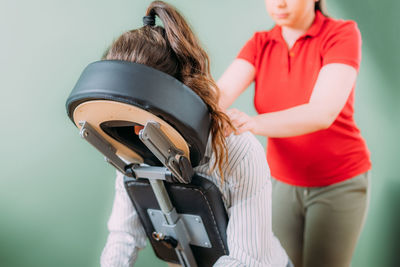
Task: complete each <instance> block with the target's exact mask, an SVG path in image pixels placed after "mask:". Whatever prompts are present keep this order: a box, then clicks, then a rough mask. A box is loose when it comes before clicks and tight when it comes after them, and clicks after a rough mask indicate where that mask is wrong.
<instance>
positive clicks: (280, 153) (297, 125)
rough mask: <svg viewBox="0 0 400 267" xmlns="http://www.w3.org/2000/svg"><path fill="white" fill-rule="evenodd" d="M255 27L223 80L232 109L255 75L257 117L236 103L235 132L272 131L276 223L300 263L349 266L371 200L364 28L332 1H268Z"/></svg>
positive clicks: (276, 229) (226, 104)
mask: <svg viewBox="0 0 400 267" xmlns="http://www.w3.org/2000/svg"><path fill="white" fill-rule="evenodd" d="M265 4H266V9H267V11H268V14H269V15H270V16H271V18H272V19H273V20H274V22H275V24H276V25H275V26H274V27H273V28H272V29H271V30H268V31H261V32H256V33H255V34H254V35H253V37H252V38H251V39H250V40H249V41H248V42H247V43H246V44H245V45H244V47H243V48H242V49H241V51H240V53H239V55H238V56H237V58H236V59H235V60H234V61H233V63H232V64H231V65H230V66H229V67H228V69H227V70H226V71H225V73H224V74H223V75H222V77H221V78H220V80H219V81H218V86H219V88H220V91H221V98H220V101H219V105H220V107H221V108H222V109H223V110H226V109H227V108H228V107H229V106H230V105H231V104H232V103H233V102H234V101H235V99H236V98H237V97H238V96H239V95H240V94H241V93H242V92H243V91H244V90H245V89H246V88H247V87H248V86H249V84H250V83H252V82H253V81H254V82H255V96H254V106H255V109H256V110H257V112H258V115H256V116H253V117H251V116H248V115H247V114H245V113H243V112H241V111H239V110H237V109H230V110H227V111H226V113H227V114H228V116H229V117H230V119H231V120H232V122H233V124H234V126H235V127H236V129H235V133H236V134H240V133H243V132H245V131H251V132H252V133H254V134H257V135H262V136H265V137H268V145H267V160H268V163H269V166H270V168H271V173H272V176H273V177H274V180H273V194H272V196H273V201H272V205H273V206H272V226H273V231H274V233H275V234H276V235H277V237H278V238H279V240H280V241H281V243H282V245H283V247H284V248H285V250H286V252H287V253H288V255H289V257H290V259H291V260H292V261H293V263H294V265H295V266H296V267H301V266H305V267H310V266H318V267H319V266H324V267H329V266H334V267H339V266H350V263H351V258H352V255H353V252H354V249H355V246H356V243H357V240H358V238H359V235H360V231H361V229H362V225H363V222H364V219H365V215H366V210H367V206H368V195H369V193H368V192H369V170H370V168H371V162H370V158H369V151H368V148H367V146H366V144H365V141H364V140H363V138H362V137H361V134H360V131H359V129H358V128H357V126H356V124H355V122H354V118H353V113H354V89H355V83H356V78H357V74H358V70H359V66H360V60H361V36H360V32H359V29H358V27H357V24H356V23H355V22H354V21H344V20H336V19H333V18H330V17H327V16H326V15H325V14H326V13H325V12H324V9H323V7H324V2H323V1H321V0H320V1H318V0H317V1H316V0H265Z"/></svg>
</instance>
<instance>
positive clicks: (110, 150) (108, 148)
mask: <svg viewBox="0 0 400 267" xmlns="http://www.w3.org/2000/svg"><path fill="white" fill-rule="evenodd" d="M79 125H81V130H80V132H79V134H80V136H81V137H82V138H83V139H85V140H86V141H88V142H89V143H90V144H91V145H92V146H94V147H95V148H96V149H97V150H98V151H100V153H102V154H103V155H104V157H105V160H106V161H107V162H108V163H110V164H111V165H113V166H114V167H115V168H117V169H118V170H119V171H120V172H122V173H123V174H125V175H126V176H129V177H132V174H131V173H129V172H127V171H126V170H125V168H126V166H127V164H126V163H125V162H124V161H123V160H122V159H121V158H120V157H118V156H117V154H115V152H116V151H117V150H116V149H115V148H114V147H113V146H112V145H111V144H110V143H109V142H108V141H107V140H106V139H104V137H102V136H101V135H100V134H98V133H97V131H96V130H95V129H94V128H93V127H92V126H90V124H89V123H88V122H87V121H81V122H79Z"/></svg>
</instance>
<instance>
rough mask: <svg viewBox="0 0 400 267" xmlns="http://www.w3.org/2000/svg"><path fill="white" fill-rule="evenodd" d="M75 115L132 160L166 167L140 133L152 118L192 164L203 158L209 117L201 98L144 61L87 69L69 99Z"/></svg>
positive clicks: (109, 62) (72, 116)
mask: <svg viewBox="0 0 400 267" xmlns="http://www.w3.org/2000/svg"><path fill="white" fill-rule="evenodd" d="M66 106H67V112H68V116H69V117H70V119H71V120H72V121H73V122H74V123H75V125H76V126H77V127H78V128H80V122H82V121H86V122H88V123H89V124H90V125H91V126H92V127H93V128H94V129H95V130H96V131H97V132H98V133H99V134H100V135H101V136H102V137H104V138H105V139H106V140H107V141H108V142H109V143H111V144H112V145H113V146H114V148H116V149H117V152H116V153H117V155H118V156H120V157H121V158H123V159H124V160H125V161H128V162H140V163H142V162H144V163H147V164H149V165H153V166H161V165H162V164H161V162H160V161H159V160H158V159H157V158H156V157H155V156H154V155H153V154H152V153H151V152H150V151H149V149H148V148H147V147H146V146H145V145H144V144H143V143H142V142H141V141H140V140H139V138H138V136H137V135H136V134H135V131H134V126H135V125H139V126H144V125H145V124H146V122H147V121H155V122H158V123H159V124H160V129H161V130H162V131H163V133H164V134H165V135H166V136H167V137H168V138H169V139H170V140H171V141H172V142H173V143H174V145H175V146H176V147H177V148H178V149H180V150H182V151H183V152H184V155H185V156H187V158H188V159H190V162H191V165H192V166H193V167H195V166H197V165H198V164H199V162H200V160H201V159H202V157H203V156H204V152H205V148H206V145H207V140H208V135H209V130H210V122H211V119H210V115H209V111H208V108H207V106H206V105H205V103H204V102H203V101H202V99H201V98H200V97H199V96H198V95H197V94H196V93H194V92H193V91H192V90H191V89H190V88H188V87H187V86H185V85H184V84H182V83H181V82H180V81H178V80H177V79H175V78H174V77H172V76H170V75H168V74H165V73H163V72H161V71H158V70H156V69H154V68H151V67H148V66H146V65H143V64H137V63H132V62H127V61H116V60H104V61H97V62H94V63H92V64H90V65H89V66H87V67H86V69H85V70H84V72H83V73H82V75H81V77H80V78H79V80H78V82H77V84H76V85H75V87H74V89H73V90H72V92H71V94H70V96H69V98H68V100H67V103H66Z"/></svg>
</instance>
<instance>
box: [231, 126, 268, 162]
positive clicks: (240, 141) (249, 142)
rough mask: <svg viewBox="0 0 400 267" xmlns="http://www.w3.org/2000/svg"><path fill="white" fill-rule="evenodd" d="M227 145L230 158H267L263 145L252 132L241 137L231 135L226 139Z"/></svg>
mask: <svg viewBox="0 0 400 267" xmlns="http://www.w3.org/2000/svg"><path fill="white" fill-rule="evenodd" d="M226 145H227V148H228V155H229V157H241V158H243V157H245V156H246V155H247V156H250V155H255V156H261V157H263V156H265V153H264V148H263V147H262V145H261V143H260V142H259V141H258V140H257V138H256V137H255V136H254V135H253V134H252V133H250V132H245V133H242V134H240V135H235V134H231V135H230V136H228V137H227V138H226Z"/></svg>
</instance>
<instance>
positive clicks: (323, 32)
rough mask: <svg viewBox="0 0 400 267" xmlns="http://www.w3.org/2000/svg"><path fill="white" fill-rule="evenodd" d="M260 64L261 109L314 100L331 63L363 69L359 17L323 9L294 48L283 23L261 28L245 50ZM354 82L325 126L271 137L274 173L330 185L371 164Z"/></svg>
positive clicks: (285, 179)
mask: <svg viewBox="0 0 400 267" xmlns="http://www.w3.org/2000/svg"><path fill="white" fill-rule="evenodd" d="M238 58H241V59H245V60H247V61H248V62H250V63H251V64H253V65H254V67H255V68H256V76H255V96H254V105H255V108H256V110H257V112H258V113H259V114H262V113H268V112H274V111H279V110H284V109H288V108H291V107H293V106H297V105H301V104H305V103H308V101H309V99H310V96H311V93H312V90H313V88H314V85H315V82H316V80H317V77H318V73H319V71H320V69H321V68H322V66H324V65H326V64H329V63H343V64H347V65H350V66H352V67H354V68H356V69H357V70H358V68H359V64H360V60H361V36H360V32H359V30H358V28H357V24H356V23H355V22H353V21H343V20H335V19H332V18H326V17H325V16H324V15H322V14H321V13H320V12H317V13H316V17H315V20H314V22H313V24H312V26H311V27H310V28H309V29H308V31H307V32H306V33H305V34H304V35H303V36H301V37H300V38H299V39H298V40H297V41H296V43H295V44H294V45H293V47H292V48H291V49H290V50H288V47H287V45H286V43H285V41H284V39H283V38H282V35H281V27H279V26H275V27H274V28H272V29H271V30H270V31H265V32H256V33H255V34H254V36H253V37H252V38H251V39H250V40H249V41H248V42H247V43H246V45H245V46H244V47H243V48H242V50H241V51H240V53H239V55H238ZM353 107H354V87H353V89H352V92H351V94H350V96H349V99H348V100H347V102H346V104H345V106H344V108H343V110H342V111H341V112H340V114H339V115H338V117H337V118H336V120H335V121H334V123H333V124H332V125H331V126H330V127H329V128H328V129H325V130H321V131H317V132H314V133H310V134H305V135H300V136H295V137H290V138H269V139H268V145H267V159H268V163H269V165H270V168H271V173H272V176H273V177H275V178H277V179H278V180H281V181H283V182H286V183H289V184H292V185H297V186H309V187H311V186H326V185H330V184H334V183H337V182H341V181H344V180H346V179H349V178H352V177H354V176H356V175H358V174H361V173H364V172H366V171H368V170H369V169H370V168H371V163H370V159H369V151H368V149H367V146H366V144H365V142H364V140H363V138H362V137H361V135H360V131H359V129H358V128H357V126H356V124H355V122H354V118H353V113H354V108H353Z"/></svg>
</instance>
